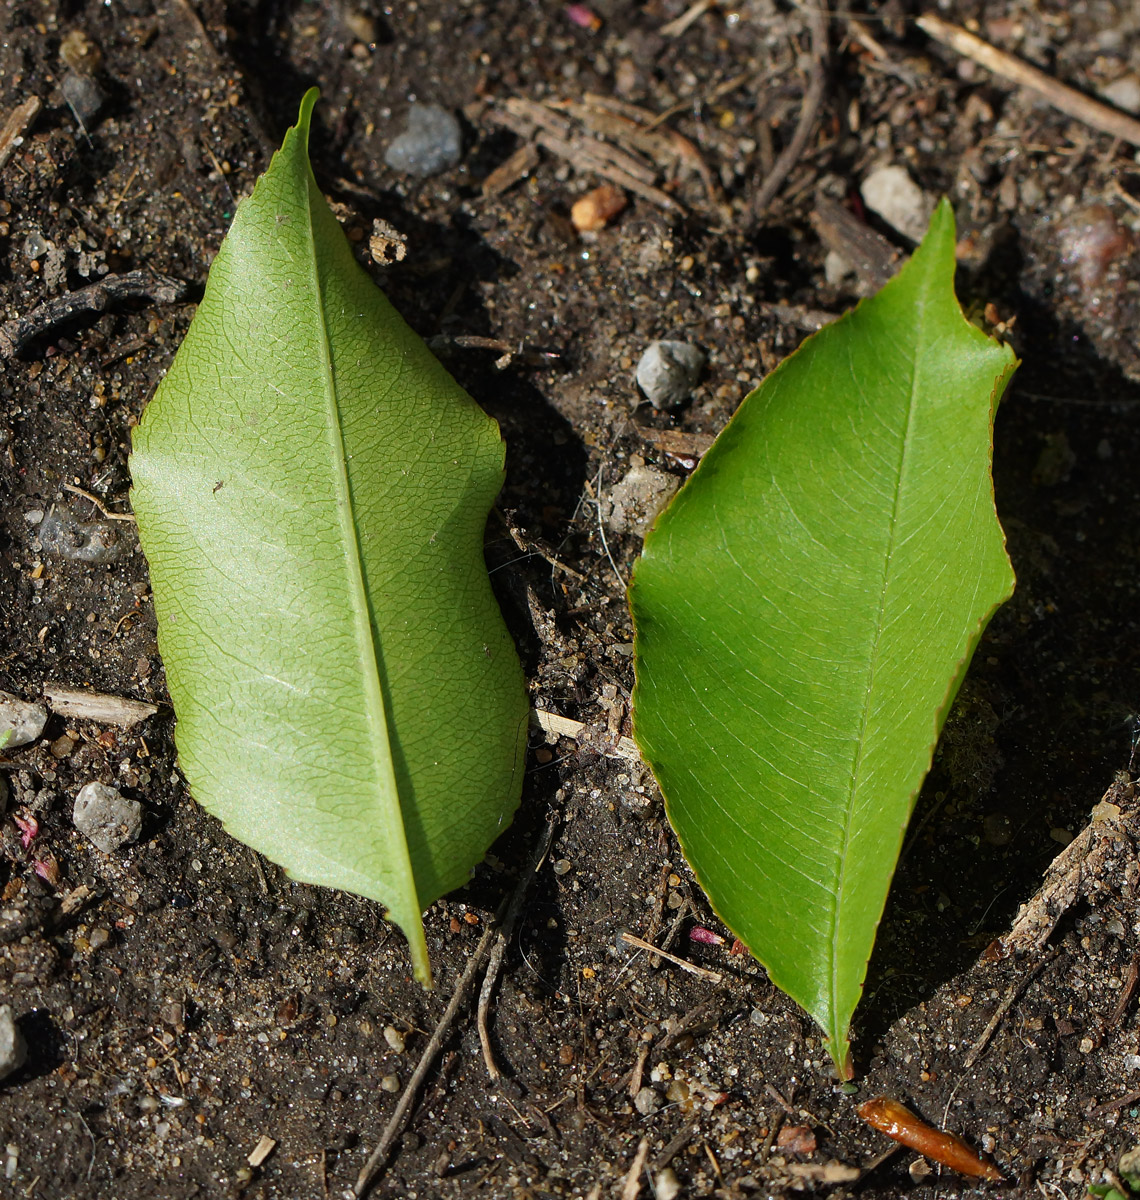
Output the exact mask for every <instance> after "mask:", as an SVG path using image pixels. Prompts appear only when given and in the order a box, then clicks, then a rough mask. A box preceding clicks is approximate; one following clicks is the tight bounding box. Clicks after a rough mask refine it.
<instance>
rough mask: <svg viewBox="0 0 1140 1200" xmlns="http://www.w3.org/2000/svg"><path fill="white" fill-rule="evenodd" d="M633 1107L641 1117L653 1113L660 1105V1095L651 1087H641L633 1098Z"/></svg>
mask: <svg viewBox="0 0 1140 1200" xmlns="http://www.w3.org/2000/svg"><path fill="white" fill-rule="evenodd" d="M633 1107H634V1108H636V1109H637V1111H638V1112H639V1113H641V1115H642V1116H643V1117H648V1116H649V1114H650V1113H655V1112H656V1111H657V1110H658V1109H659V1108H660V1107H661V1097H660V1096H659V1095H658V1094H657V1093H656V1092H655V1091H654V1090H653V1089H652V1088H651V1087H643V1088H642V1089H641V1091H639V1092H638V1093H637V1095H636V1096H634V1098H633Z"/></svg>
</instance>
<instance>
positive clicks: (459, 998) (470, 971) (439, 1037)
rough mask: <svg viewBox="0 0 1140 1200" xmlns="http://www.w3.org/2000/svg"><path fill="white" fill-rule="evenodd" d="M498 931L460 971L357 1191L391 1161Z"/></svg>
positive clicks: (489, 929) (487, 935)
mask: <svg viewBox="0 0 1140 1200" xmlns="http://www.w3.org/2000/svg"><path fill="white" fill-rule="evenodd" d="M495 933H496V930H495V928H494V926H491V925H489V926H488V927H487V929H486V930H484V932H483V936H482V937H481V938H480V939H479V945H478V946H476V947H475V950H474V953H472V955H471V957H470V958H469V959H468V960H467V966H466V967H464V969H463V974H462V975H460V977H459V982H458V983H457V984H456V985H455V990H454V991H453V992H452V994H451V1000H450V1001H449V1002H448V1005H447V1008H446V1009H445V1010H444V1013H443V1016H442V1017H440V1019H439V1024H438V1025H436V1027H435V1029H434V1030H433V1031H432V1035H431V1037H430V1038H428V1043H427V1045H426V1046H425V1047H424V1052H423V1054H421V1055H420V1061H419V1062H418V1063H417V1064H416V1069H415V1071H414V1072H413V1074H412V1077H411V1079H409V1080H408V1085H407V1087H405V1088H404V1093H403V1095H402V1096H401V1097H400V1100H399V1103H398V1104H397V1105H396V1111H395V1112H394V1113H392V1117H391V1120H389V1122H388V1124H387V1125H385V1126H384V1132H383V1133H382V1134H381V1135H380V1141H379V1142H378V1143H377V1145H376V1149H375V1150H373V1151H372V1153H371V1154H370V1155H369V1156H368V1161H367V1162H366V1163H365V1164H364V1166H363V1167H361V1169H360V1174H359V1175H358V1176H357V1177H356V1183H355V1184H354V1185H353V1188H352V1191H353V1195H355V1196H363V1195H364V1193H365V1192H366V1191H367V1190H368V1187H369V1185H370V1184H371V1182H372V1180H373V1178H374V1177H375V1176H376V1174H377V1173H378V1172H379V1171H380V1170H381V1168H382V1167H383V1166H384V1164H385V1163H386V1162H387V1160H388V1154H389V1152H390V1151H391V1149H392V1144H393V1143H394V1142H395V1140H396V1138H398V1137H399V1136H400V1132H401V1130H402V1129H403V1128H404V1124H405V1122H406V1121H407V1119H408V1116H409V1115H410V1113H411V1110H412V1105H413V1103H414V1102H415V1099H416V1096H417V1094H418V1093H419V1090H420V1084H421V1083H423V1081H424V1076H426V1075H427V1073H428V1071H429V1070H431V1066H432V1063H434V1062H435V1057H436V1055H437V1054H438V1053H439V1051H440V1047H441V1046H442V1045H443V1041H444V1038H446V1037H447V1034H448V1031H449V1030H450V1028H451V1023H452V1021H454V1020H455V1014H456V1013H457V1012H458V1011H459V1007H460V1005H461V1004H462V1003H463V1001H464V999H465V998H466V996H467V992H468V990H469V989H470V987H471V984H472V982H473V981H474V979H475V976H476V975H477V974H478V973H479V968H480V967H481V966H482V965H483V962H484V960H485V959H486V957H487V951H488V950H489V949H490V947H491V942H492V941H493V940H494V938H495Z"/></svg>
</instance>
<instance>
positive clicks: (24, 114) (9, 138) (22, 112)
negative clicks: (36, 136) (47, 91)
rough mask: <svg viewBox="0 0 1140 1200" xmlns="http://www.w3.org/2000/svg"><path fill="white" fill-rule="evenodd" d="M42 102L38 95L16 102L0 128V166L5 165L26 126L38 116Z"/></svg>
mask: <svg viewBox="0 0 1140 1200" xmlns="http://www.w3.org/2000/svg"><path fill="white" fill-rule="evenodd" d="M41 108H43V104H42V102H41V101H40V98H39V96H29V97H28V98H27V99H26V100H25V101H24V103H23V104H17V105H16V107H15V108H14V109H12V112H11V115H10V116H9V117H8V119H7V120H6V121H5V122H4V128H3V129H0V167H4V166H7V163H8V159H10V158H11V157H12V154H13V152H14V151H15V149H16V147H17V146H18V145H19V144H20V139H21V138H22V137H23V136H24V134H25V133H27V131H28V126H29V125H31V123H32V122H33V121H34V120H35V119H36V117H38V116H39V113H40V109H41Z"/></svg>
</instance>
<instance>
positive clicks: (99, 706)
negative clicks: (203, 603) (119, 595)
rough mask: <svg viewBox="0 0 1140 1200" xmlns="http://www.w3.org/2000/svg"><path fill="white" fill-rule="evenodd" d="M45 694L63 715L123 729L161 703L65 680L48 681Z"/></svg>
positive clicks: (150, 713) (54, 710) (135, 723)
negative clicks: (86, 688) (68, 683)
mask: <svg viewBox="0 0 1140 1200" xmlns="http://www.w3.org/2000/svg"><path fill="white" fill-rule="evenodd" d="M127 615H128V616H133V615H134V614H133V613H128V614H127ZM44 696H46V697H47V702H48V704H50V705H51V708H52V712H57V713H59V714H60V715H61V716H64V717H74V718H75V719H76V720H78V721H95V722H97V723H98V724H100V725H118V726H119V727H120V728H122V729H131V728H132V727H133V726H135V725H138V724H139V722H140V721H145V720H146V719H147V717H153V716H154V714H155V713H156V712H158V705H157V704H147V703H146V701H145V700H130V699H128V698H127V697H126V696H110V695H107V694H105V693H103V692H87V691H84V690H83V689H82V688H72V687H67V686H65V685H64V684H61V683H45V684H44Z"/></svg>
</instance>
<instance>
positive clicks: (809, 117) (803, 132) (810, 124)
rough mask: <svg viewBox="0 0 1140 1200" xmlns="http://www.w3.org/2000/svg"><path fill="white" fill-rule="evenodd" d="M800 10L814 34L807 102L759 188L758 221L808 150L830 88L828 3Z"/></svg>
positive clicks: (756, 201) (755, 212)
mask: <svg viewBox="0 0 1140 1200" xmlns="http://www.w3.org/2000/svg"><path fill="white" fill-rule="evenodd" d="M797 7H799V8H800V9H802V10H803V11H804V12H806V13H807V18H808V27H809V29H810V31H811V75H810V77H809V78H808V86H807V91H805V92H804V102H803V105H802V106H801V108H800V118H799V120H798V121H797V122H796V129H795V132H794V133H793V134H792V140H791V141H790V142H789V143H788V144H787V145H786V146H785V147H784V149H783V150H782V151H781V152H780V156H779V158H777V159H776V161H775V163H774V164H773V166H772V169H771V171H769V172H768V178H767V179H765V180H764V182H763V183H762V184H761V185H760V190H759V191H758V192H757V193H756V198H755V199H754V200H753V201H752V219H753V220H754V221H758V220H759V219H760V218H761V217H762V216H763V215H764V212H765V210H766V209H767V208H768V205H769V204H771V203H772V201H773V200H774V199H775V198H776V193H777V192H779V190H780V188H782V187H783V186H784V181H785V180H786V179H787V178H788V176H789V175H790V174H791V173H792V168H793V167H794V166H795V165H796V163H797V162H799V160H800V156H801V155H802V154H803V152H804V150H805V149H807V144H808V139H809V138H810V137H811V135H812V132H813V131H814V129H815V126H816V122H817V121H818V120H819V112H820V109H821V108H822V107H823V96H824V92H825V90H826V88H827V64H828V61H829V52H828V47H827V22H828V8H827V0H811V3H810V6H809V5H805V4H799V3H797Z"/></svg>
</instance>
